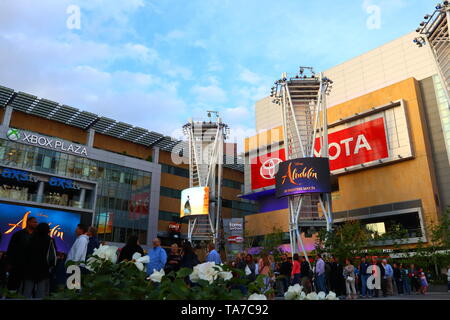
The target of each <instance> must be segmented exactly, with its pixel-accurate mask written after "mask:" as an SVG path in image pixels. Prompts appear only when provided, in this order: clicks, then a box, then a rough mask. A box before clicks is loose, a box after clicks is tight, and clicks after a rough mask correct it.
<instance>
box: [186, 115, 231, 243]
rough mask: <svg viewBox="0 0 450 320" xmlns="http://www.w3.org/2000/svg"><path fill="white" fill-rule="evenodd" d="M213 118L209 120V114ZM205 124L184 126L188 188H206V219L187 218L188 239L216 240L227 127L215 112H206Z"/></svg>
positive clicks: (190, 123) (198, 217)
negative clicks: (187, 161)
mask: <svg viewBox="0 0 450 320" xmlns="http://www.w3.org/2000/svg"><path fill="white" fill-rule="evenodd" d="M212 113H213V114H215V115H216V119H215V121H212V119H211V114H212ZM208 118H209V120H208V121H193V120H192V119H189V122H188V123H187V124H185V125H184V126H183V132H184V134H185V135H186V136H187V137H188V140H189V187H190V188H193V187H209V214H208V216H207V217H206V216H192V217H189V225H188V240H189V241H190V242H191V241H192V240H210V239H211V238H212V240H213V242H214V244H217V243H218V241H219V231H220V227H221V224H220V221H221V209H222V203H221V202H222V200H221V197H222V176H223V174H222V172H223V168H222V166H223V156H224V155H223V149H224V140H225V139H226V136H227V134H228V126H227V125H226V124H224V123H222V121H221V119H220V117H219V114H218V112H216V111H208Z"/></svg>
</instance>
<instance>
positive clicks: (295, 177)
mask: <svg viewBox="0 0 450 320" xmlns="http://www.w3.org/2000/svg"><path fill="white" fill-rule="evenodd" d="M275 180H276V195H277V197H278V198H280V197H285V196H289V195H295V194H302V193H322V192H323V193H329V192H331V184H330V165H329V161H328V158H298V159H294V160H288V161H284V162H282V163H281V164H280V165H279V169H278V172H277V174H276V177H275Z"/></svg>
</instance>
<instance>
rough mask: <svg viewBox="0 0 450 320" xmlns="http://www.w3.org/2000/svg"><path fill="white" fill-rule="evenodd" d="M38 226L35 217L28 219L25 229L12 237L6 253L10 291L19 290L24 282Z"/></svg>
mask: <svg viewBox="0 0 450 320" xmlns="http://www.w3.org/2000/svg"><path fill="white" fill-rule="evenodd" d="M37 225H38V221H37V219H36V218H34V217H29V218H28V219H27V224H26V227H25V229H22V230H20V231H17V232H15V233H14V234H13V236H12V237H11V241H10V242H9V245H8V250H7V251H6V259H7V264H8V269H9V278H8V290H19V289H21V288H20V287H21V285H22V284H23V281H24V272H25V266H26V264H27V260H28V254H29V247H30V244H31V239H32V236H33V234H34V231H35V230H36V227H37Z"/></svg>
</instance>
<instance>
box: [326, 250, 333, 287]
mask: <svg viewBox="0 0 450 320" xmlns="http://www.w3.org/2000/svg"><path fill="white" fill-rule="evenodd" d="M325 286H326V287H327V292H329V291H332V290H331V260H330V259H329V258H328V259H327V260H326V262H325Z"/></svg>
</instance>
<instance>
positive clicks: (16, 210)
mask: <svg viewBox="0 0 450 320" xmlns="http://www.w3.org/2000/svg"><path fill="white" fill-rule="evenodd" d="M29 217H35V218H36V219H37V221H38V222H39V223H41V222H45V223H48V224H49V226H50V236H51V237H52V238H53V239H55V243H56V250H57V251H58V252H64V253H68V252H69V250H70V248H71V246H72V244H73V243H74V242H75V239H76V235H75V229H76V227H77V225H78V224H79V223H80V214H78V213H74V212H66V211H57V210H49V209H41V208H34V207H27V206H18V205H12V204H5V203H0V232H1V233H2V238H1V242H0V251H6V250H7V249H8V245H9V241H10V240H11V237H12V235H13V234H14V233H15V232H17V231H20V230H22V229H25V228H26V227H27V219H28V218H29Z"/></svg>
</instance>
